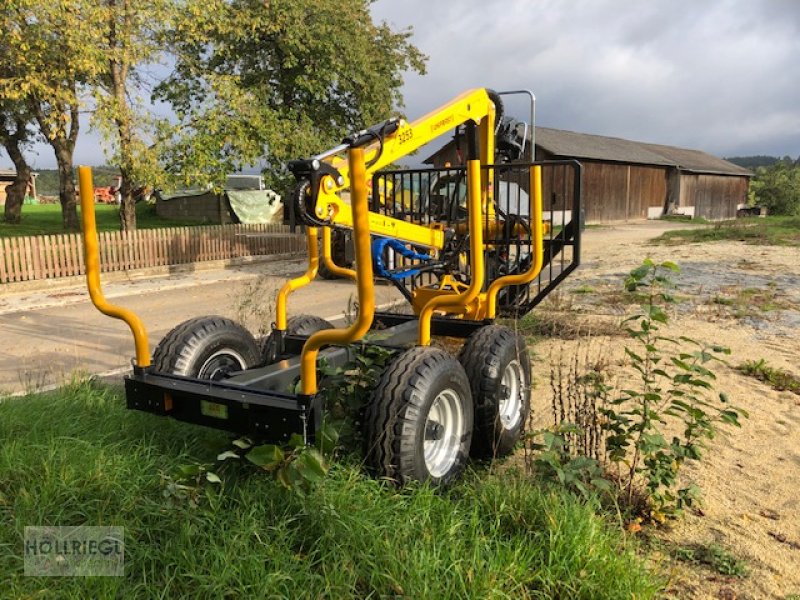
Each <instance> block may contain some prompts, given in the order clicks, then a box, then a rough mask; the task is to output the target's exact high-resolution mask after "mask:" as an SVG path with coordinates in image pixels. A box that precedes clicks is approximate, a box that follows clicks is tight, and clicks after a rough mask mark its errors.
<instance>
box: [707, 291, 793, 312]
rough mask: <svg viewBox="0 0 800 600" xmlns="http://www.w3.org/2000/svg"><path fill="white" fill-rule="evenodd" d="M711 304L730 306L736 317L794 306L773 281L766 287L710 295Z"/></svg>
mask: <svg viewBox="0 0 800 600" xmlns="http://www.w3.org/2000/svg"><path fill="white" fill-rule="evenodd" d="M709 302H710V303H711V304H716V305H718V306H726V307H729V308H730V311H731V312H732V314H733V316H734V317H736V318H737V319H742V318H744V317H753V316H758V315H759V314H760V313H767V312H772V311H775V310H791V309H794V308H796V305H795V303H793V302H792V301H791V300H789V299H788V298H786V297H785V296H784V295H782V294H780V293H779V291H778V290H777V285H776V284H775V283H774V282H770V283H769V284H767V287H766V288H763V289H762V288H742V289H734V290H728V291H727V292H726V293H720V294H716V295H714V296H712V297H711V298H710V300H709Z"/></svg>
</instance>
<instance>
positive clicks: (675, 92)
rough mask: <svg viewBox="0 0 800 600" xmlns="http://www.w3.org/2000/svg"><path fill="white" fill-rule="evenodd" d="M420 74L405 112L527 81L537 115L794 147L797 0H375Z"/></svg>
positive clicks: (408, 88)
mask: <svg viewBox="0 0 800 600" xmlns="http://www.w3.org/2000/svg"><path fill="white" fill-rule="evenodd" d="M373 14H374V15H375V16H376V17H377V18H378V19H382V20H386V21H388V22H389V23H391V24H393V25H394V26H395V28H406V27H409V26H411V27H413V32H414V33H413V38H412V39H413V41H414V43H415V44H416V45H417V47H419V48H420V50H422V51H423V52H424V53H425V54H427V55H428V57H429V60H428V72H427V75H425V76H423V77H419V76H408V77H407V78H406V83H405V87H404V93H405V98H406V113H407V114H408V116H409V117H412V118H413V117H416V116H420V115H422V114H424V113H425V112H427V111H428V110H429V109H431V108H435V107H436V106H438V105H439V104H440V103H442V102H444V101H446V100H448V99H449V98H450V97H452V96H455V95H457V94H458V93H459V92H461V91H463V90H465V89H468V88H472V87H490V88H494V89H497V90H508V89H519V88H529V89H531V90H532V91H533V92H534V93H535V94H536V98H537V124H538V125H541V126H544V127H555V128H558V129H568V130H571V131H577V132H581V133H594V134H600V135H609V136H616V137H624V138H629V139H633V140H639V141H646V142H653V143H661V144H669V145H675V146H684V147H689V148H697V149H700V150H705V151H707V152H710V153H713V154H717V155H720V156H733V155H740V154H773V155H785V154H789V155H791V156H793V157H796V156H797V155H798V154H800V0H703V1H698V0H649V1H644V0H502V1H499V0H458V1H450V2H442V1H440V2H434V1H433V0H378V1H377V2H376V3H375V4H374V5H373Z"/></svg>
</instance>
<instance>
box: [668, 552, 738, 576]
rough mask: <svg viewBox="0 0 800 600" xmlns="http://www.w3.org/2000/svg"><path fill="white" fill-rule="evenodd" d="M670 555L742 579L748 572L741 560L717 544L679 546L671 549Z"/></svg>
mask: <svg viewBox="0 0 800 600" xmlns="http://www.w3.org/2000/svg"><path fill="white" fill-rule="evenodd" d="M672 556H674V557H675V558H676V559H678V560H679V561H681V562H686V563H690V564H693V565H703V566H705V567H708V568H709V569H711V570H712V571H714V572H716V573H719V574H720V575H724V576H725V577H736V578H739V579H742V578H744V577H747V574H748V572H749V570H748V568H747V564H746V563H745V562H744V561H743V560H740V559H738V558H736V557H735V556H734V555H733V554H731V553H730V552H728V551H727V550H725V549H724V548H723V547H722V546H720V545H719V544H709V545H701V544H695V545H692V546H680V547H678V548H675V549H674V550H673V551H672Z"/></svg>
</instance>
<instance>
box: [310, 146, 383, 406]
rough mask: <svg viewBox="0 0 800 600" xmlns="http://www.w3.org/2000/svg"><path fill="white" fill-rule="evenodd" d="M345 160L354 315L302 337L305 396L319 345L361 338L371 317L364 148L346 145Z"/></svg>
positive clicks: (312, 388)
mask: <svg viewBox="0 0 800 600" xmlns="http://www.w3.org/2000/svg"><path fill="white" fill-rule="evenodd" d="M348 161H349V167H350V193H351V197H350V202H351V204H352V206H353V239H354V242H355V247H356V264H357V265H358V269H357V270H356V287H357V289H358V316H357V317H356V320H355V322H354V323H353V324H352V325H350V327H347V328H344V329H326V330H324V331H318V332H317V333H315V334H314V335H312V336H311V337H310V338H308V339H307V340H306V343H305V345H304V346H303V351H302V353H301V354H300V388H301V391H302V393H303V394H305V395H308V396H311V395H313V394H316V393H317V356H318V355H319V351H320V348H322V347H323V346H327V345H330V344H349V343H351V342H355V341H357V340H359V339H361V338H362V337H364V334H365V333H367V331H369V328H370V326H371V325H372V320H373V318H374V317H375V281H374V280H373V275H372V250H371V248H370V238H369V206H368V204H367V182H366V169H365V167H364V149H363V148H350V150H349V151H348Z"/></svg>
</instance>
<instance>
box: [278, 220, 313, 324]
mask: <svg viewBox="0 0 800 600" xmlns="http://www.w3.org/2000/svg"><path fill="white" fill-rule="evenodd" d="M306 245H307V246H308V268H307V269H306V272H305V273H303V274H302V275H301V276H300V277H295V278H294V279H290V280H289V281H287V282H286V283H284V284H283V287H282V288H281V289H280V291H279V292H278V298H277V300H276V302H275V329H279V330H280V331H286V322H287V320H288V319H287V317H286V303H287V300H288V298H289V294H291V293H292V292H293V291H295V290H296V289H299V288H301V287H303V286H306V285H308V284H309V283H311V282H312V281H314V278H315V277H316V276H317V271H318V270H319V238H318V235H317V228H316V227H306Z"/></svg>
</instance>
